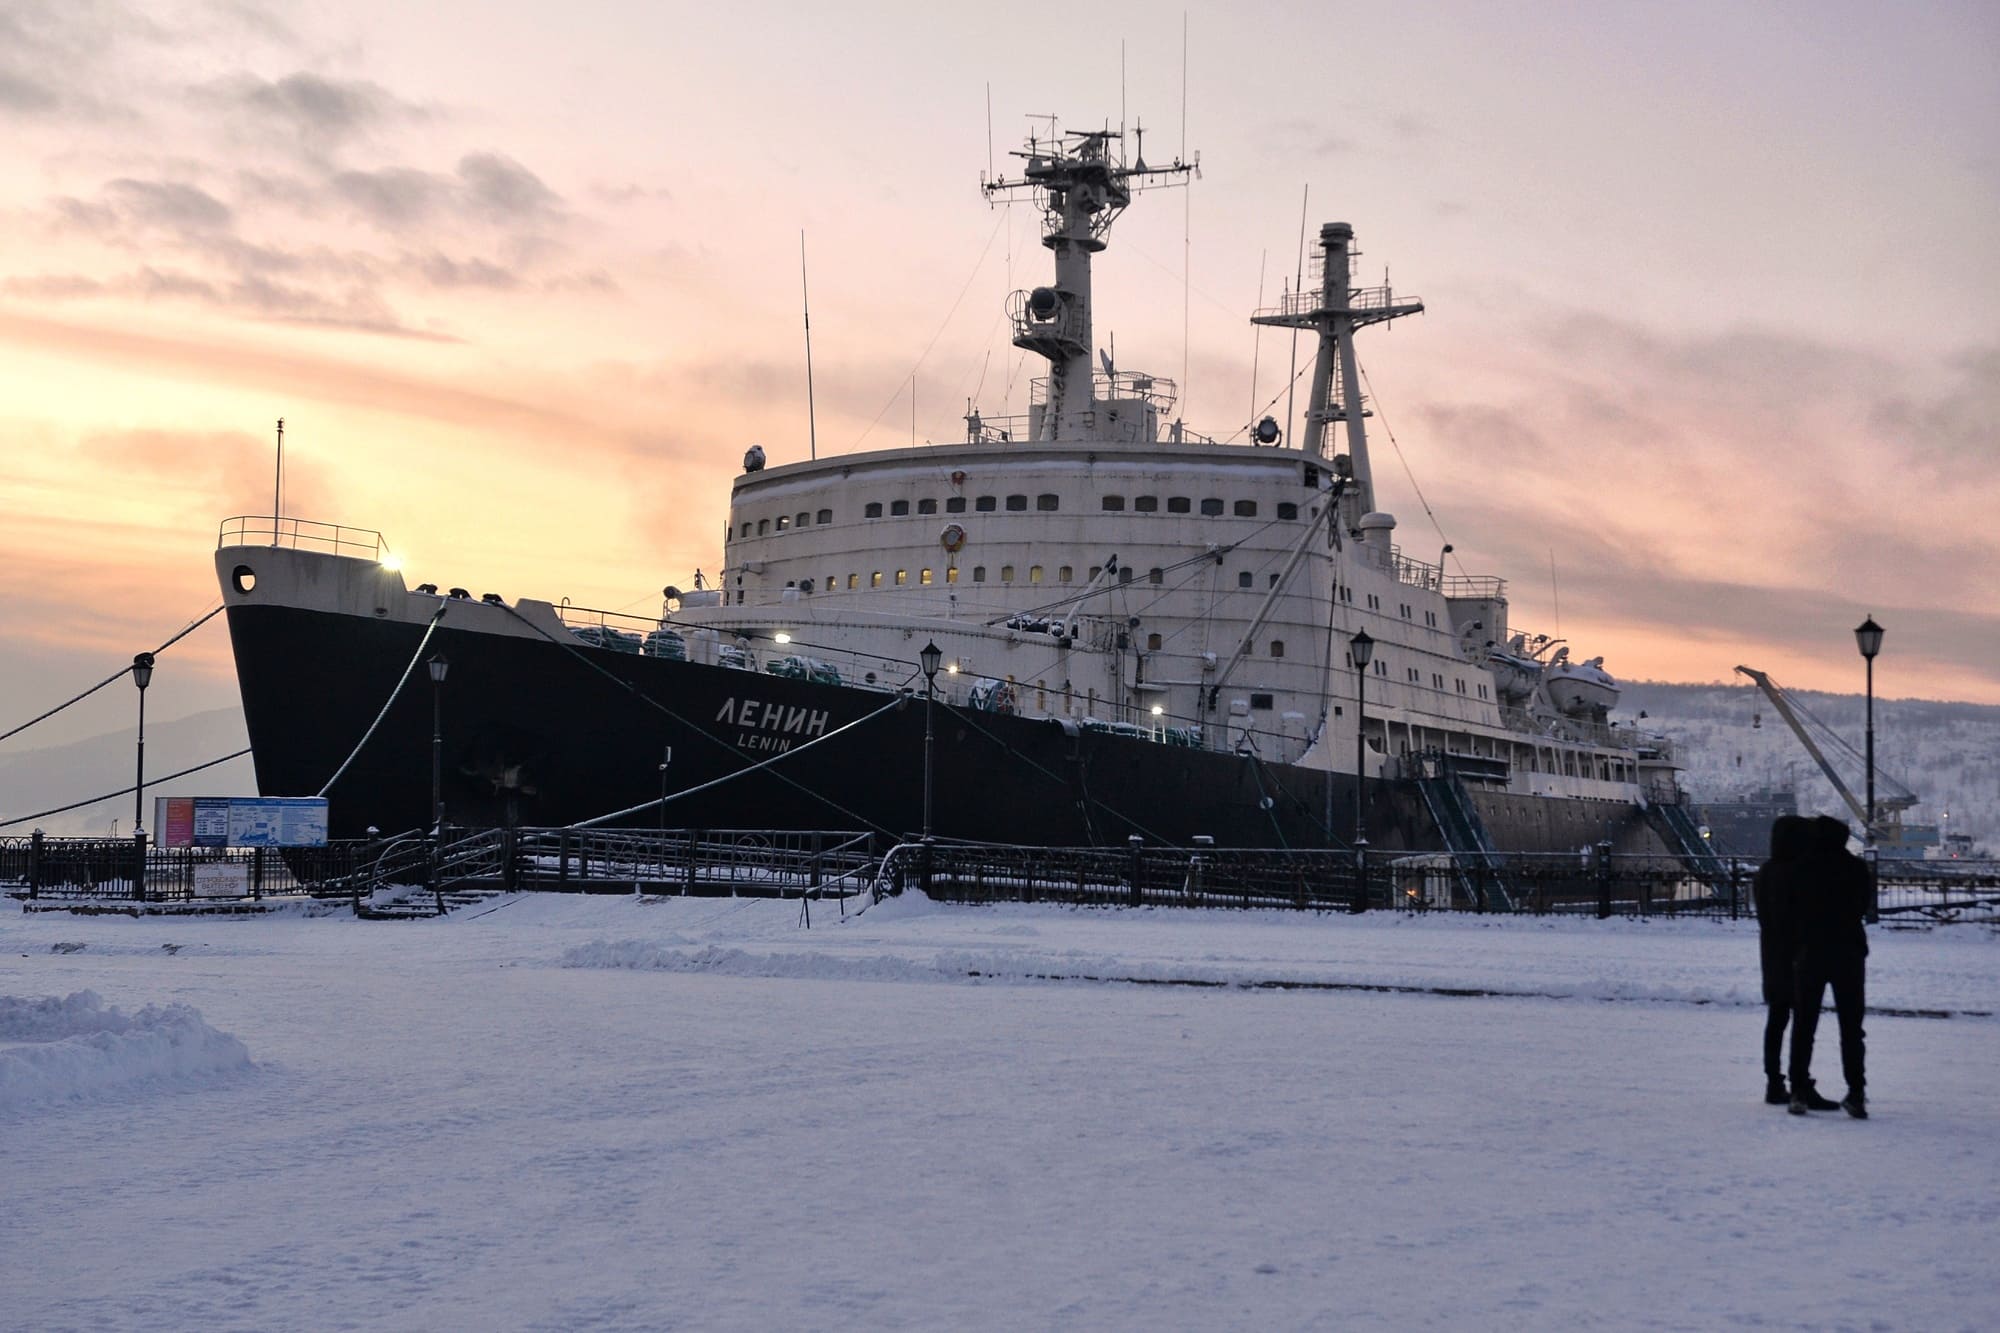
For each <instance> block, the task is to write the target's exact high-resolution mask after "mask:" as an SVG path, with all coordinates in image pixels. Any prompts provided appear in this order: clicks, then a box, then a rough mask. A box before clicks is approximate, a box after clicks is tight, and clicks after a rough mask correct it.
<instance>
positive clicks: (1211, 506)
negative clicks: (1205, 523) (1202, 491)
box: [1201, 496, 1222, 518]
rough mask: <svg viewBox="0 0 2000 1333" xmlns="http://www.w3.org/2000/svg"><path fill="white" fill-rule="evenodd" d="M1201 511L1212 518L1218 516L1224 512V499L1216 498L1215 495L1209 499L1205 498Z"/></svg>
mask: <svg viewBox="0 0 2000 1333" xmlns="http://www.w3.org/2000/svg"><path fill="white" fill-rule="evenodd" d="M1201 512H1202V513H1204V514H1206V515H1208V516H1209V517H1210V518H1214V517H1216V516H1217V515H1219V514H1220V513H1222V501H1220V500H1218V499H1216V498H1215V497H1213V496H1210V497H1209V498H1208V499H1206V500H1203V501H1202V502H1201Z"/></svg>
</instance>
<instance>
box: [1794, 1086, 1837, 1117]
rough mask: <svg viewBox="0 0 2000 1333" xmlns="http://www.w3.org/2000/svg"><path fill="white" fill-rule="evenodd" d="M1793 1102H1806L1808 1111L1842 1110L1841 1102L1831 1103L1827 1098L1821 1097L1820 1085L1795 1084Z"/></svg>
mask: <svg viewBox="0 0 2000 1333" xmlns="http://www.w3.org/2000/svg"><path fill="white" fill-rule="evenodd" d="M1792 1100H1793V1101H1794V1102H1801V1101H1802V1102H1804V1103H1805V1104H1806V1110H1808V1111H1838V1110H1839V1109H1840V1103H1839V1102H1836V1101H1829V1100H1827V1099H1826V1098H1825V1097H1822V1096H1820V1094H1819V1087H1818V1085H1816V1084H1813V1083H1794V1084H1793V1085H1792Z"/></svg>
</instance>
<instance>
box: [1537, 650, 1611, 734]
mask: <svg viewBox="0 0 2000 1333" xmlns="http://www.w3.org/2000/svg"><path fill="white" fill-rule="evenodd" d="M1547 679H1548V688H1549V702H1550V703H1553V704H1554V705H1555V706H1556V707H1557V708H1558V709H1560V710H1562V712H1563V713H1565V714H1567V715H1568V716H1570V717H1588V718H1594V719H1595V720H1597V721H1599V722H1602V721H1603V720H1604V718H1605V715H1606V714H1607V713H1609V712H1610V711H1611V710H1612V708H1614V707H1615V706H1616V705H1617V703H1618V682H1617V681H1615V680H1613V679H1612V678H1611V673H1610V672H1608V671H1606V670H1605V669H1604V659H1603V658H1601V657H1593V658H1591V659H1590V660H1589V661H1588V662H1569V661H1562V662H1557V663H1554V664H1553V665H1551V666H1550V667H1549V669H1548V672H1547Z"/></svg>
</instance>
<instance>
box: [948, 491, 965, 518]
mask: <svg viewBox="0 0 2000 1333" xmlns="http://www.w3.org/2000/svg"><path fill="white" fill-rule="evenodd" d="M944 512H945V513H947V514H963V513H964V512H965V497H964V496H962V495H953V496H949V497H947V498H946V500H945V502H944Z"/></svg>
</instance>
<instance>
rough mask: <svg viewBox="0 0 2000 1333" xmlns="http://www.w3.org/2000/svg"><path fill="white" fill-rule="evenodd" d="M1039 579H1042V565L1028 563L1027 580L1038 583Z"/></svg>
mask: <svg viewBox="0 0 2000 1333" xmlns="http://www.w3.org/2000/svg"><path fill="white" fill-rule="evenodd" d="M1041 581H1042V567H1041V566H1040V565H1029V566H1028V582H1030V583H1040V582H1041Z"/></svg>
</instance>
